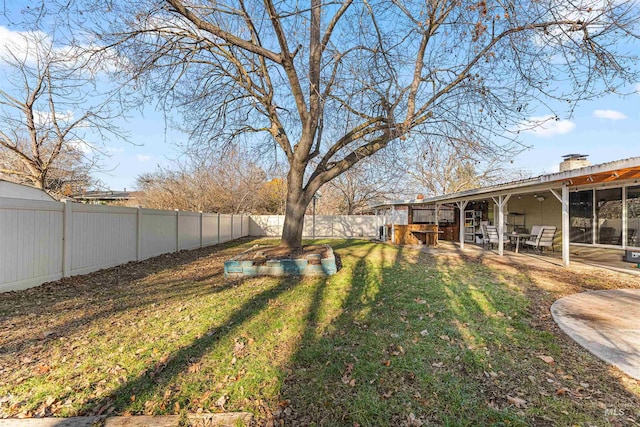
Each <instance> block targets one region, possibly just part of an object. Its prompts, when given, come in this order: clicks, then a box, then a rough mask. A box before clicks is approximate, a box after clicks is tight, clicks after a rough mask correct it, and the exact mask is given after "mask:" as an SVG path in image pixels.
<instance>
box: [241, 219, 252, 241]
mask: <svg viewBox="0 0 640 427" xmlns="http://www.w3.org/2000/svg"><path fill="white" fill-rule="evenodd" d="M249 228H251V218H250V217H249V215H243V216H242V237H247V236H249Z"/></svg>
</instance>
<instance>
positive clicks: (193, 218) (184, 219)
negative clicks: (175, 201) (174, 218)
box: [178, 212, 200, 250]
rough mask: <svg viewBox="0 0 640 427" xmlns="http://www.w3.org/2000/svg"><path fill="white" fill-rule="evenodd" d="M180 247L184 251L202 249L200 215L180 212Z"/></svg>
mask: <svg viewBox="0 0 640 427" xmlns="http://www.w3.org/2000/svg"><path fill="white" fill-rule="evenodd" d="M179 220H180V224H179V225H178V230H180V236H179V243H180V244H179V245H178V247H179V248H180V249H181V250H182V249H195V248H199V247H200V213H198V212H180V216H179Z"/></svg>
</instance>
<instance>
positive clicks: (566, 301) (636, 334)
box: [551, 289, 640, 379]
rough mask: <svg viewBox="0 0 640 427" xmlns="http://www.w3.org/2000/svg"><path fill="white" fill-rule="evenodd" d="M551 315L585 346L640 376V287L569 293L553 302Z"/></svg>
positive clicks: (595, 353)
mask: <svg viewBox="0 0 640 427" xmlns="http://www.w3.org/2000/svg"><path fill="white" fill-rule="evenodd" d="M551 314H552V316H553V319H554V320H555V321H556V323H557V324H558V326H560V329H562V330H563V331H564V332H565V333H566V334H567V335H569V337H571V338H572V339H573V340H574V341H576V342H577V343H578V344H580V345H581V346H582V347H584V348H586V349H587V350H589V351H590V352H591V353H593V354H594V355H595V356H597V357H599V358H600V359H602V360H604V361H605V362H608V363H610V364H612V365H614V366H616V367H617V368H618V369H620V370H621V371H623V372H624V373H626V374H627V375H629V376H630V377H632V378H635V379H640V289H615V290H607V291H594V292H583V293H580V294H575V295H570V296H568V297H564V298H561V299H559V300H557V301H556V302H555V303H553V305H552V306H551Z"/></svg>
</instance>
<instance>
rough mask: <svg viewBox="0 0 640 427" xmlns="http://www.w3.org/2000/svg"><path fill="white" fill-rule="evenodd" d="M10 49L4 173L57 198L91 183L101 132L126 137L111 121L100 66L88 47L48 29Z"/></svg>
mask: <svg viewBox="0 0 640 427" xmlns="http://www.w3.org/2000/svg"><path fill="white" fill-rule="evenodd" d="M3 47H4V51H5V55H4V56H3V57H2V59H1V61H2V63H1V64H0V70H2V72H3V73H4V77H5V78H4V79H3V81H2V83H1V84H0V175H1V176H4V177H5V178H8V179H10V180H13V181H17V182H21V183H28V184H30V185H33V186H35V187H37V188H40V189H43V190H46V191H48V192H49V193H51V194H52V195H54V196H64V195H67V194H70V193H73V192H77V191H81V190H83V189H86V188H87V187H88V186H90V185H91V184H92V183H93V180H92V178H91V176H90V173H91V171H92V170H93V169H94V168H95V167H96V165H98V161H99V157H100V154H101V153H100V151H99V149H98V146H99V144H100V141H101V138H102V137H104V136H105V134H111V135H115V136H116V137H123V135H122V134H120V133H119V132H118V130H117V128H116V127H115V126H113V124H112V122H111V119H112V118H113V113H112V111H111V110H110V108H109V107H110V102H111V100H110V99H109V98H108V97H107V98H105V97H101V96H100V94H99V93H98V91H97V90H95V83H96V80H97V76H96V74H95V70H93V69H91V68H90V67H89V65H90V63H89V62H88V61H86V60H85V59H83V57H82V55H81V53H80V50H78V49H74V48H67V49H61V48H57V47H55V45H54V43H53V41H52V40H51V39H50V38H48V37H47V36H45V35H43V34H42V33H38V32H30V33H24V34H23V35H22V37H21V42H20V43H14V44H9V45H5V46H3ZM96 99H99V101H97V102H96Z"/></svg>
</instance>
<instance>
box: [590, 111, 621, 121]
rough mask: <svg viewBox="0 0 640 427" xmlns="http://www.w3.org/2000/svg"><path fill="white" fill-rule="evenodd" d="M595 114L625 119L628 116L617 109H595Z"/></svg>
mask: <svg viewBox="0 0 640 427" xmlns="http://www.w3.org/2000/svg"><path fill="white" fill-rule="evenodd" d="M593 116H594V117H597V118H599V119H607V120H624V119H626V118H627V116H625V115H624V114H623V113H621V112H620V111H615V110H595V111H594V112H593Z"/></svg>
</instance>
